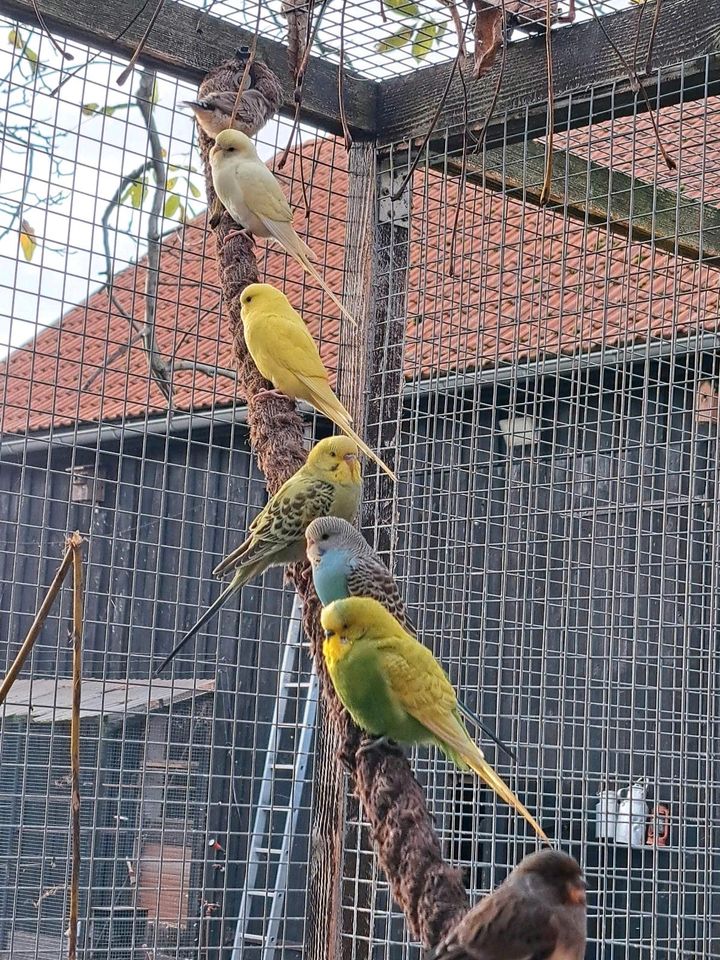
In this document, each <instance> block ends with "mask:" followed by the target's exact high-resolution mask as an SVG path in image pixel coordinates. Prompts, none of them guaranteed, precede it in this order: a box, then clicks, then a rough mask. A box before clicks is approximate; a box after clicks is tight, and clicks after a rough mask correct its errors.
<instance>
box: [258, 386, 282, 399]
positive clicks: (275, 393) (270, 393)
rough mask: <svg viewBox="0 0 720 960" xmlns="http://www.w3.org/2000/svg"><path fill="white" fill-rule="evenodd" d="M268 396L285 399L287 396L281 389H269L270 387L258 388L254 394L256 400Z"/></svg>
mask: <svg viewBox="0 0 720 960" xmlns="http://www.w3.org/2000/svg"><path fill="white" fill-rule="evenodd" d="M268 397H273V398H274V399H275V400H287V396H286V395H285V394H284V393H283V392H282V390H276V389H272V390H271V389H270V388H267V389H264V390H258V392H257V393H256V394H255V399H256V400H266V399H267V398H268Z"/></svg>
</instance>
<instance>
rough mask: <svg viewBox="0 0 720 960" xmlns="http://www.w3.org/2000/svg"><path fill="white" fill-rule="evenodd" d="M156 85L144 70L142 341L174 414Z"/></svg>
mask: <svg viewBox="0 0 720 960" xmlns="http://www.w3.org/2000/svg"><path fill="white" fill-rule="evenodd" d="M154 85H155V74H154V73H153V72H151V71H148V70H143V73H142V76H141V78H140V83H139V85H138V90H137V94H136V95H135V99H136V100H137V103H138V107H139V108H140V113H141V114H142V117H143V120H144V121H145V126H146V127H147V132H148V143H149V146H150V160H151V164H152V169H153V171H154V173H155V195H154V197H153V202H152V207H151V208H150V214H149V217H148V230H147V239H148V252H147V274H146V280H145V322H144V324H143V326H142V339H143V345H144V346H145V352H146V353H147V358H148V367H149V369H150V376H151V377H152V378H153V380H155V383H156V384H157V385H158V387H159V388H160V391H161V393H162V394H163V396H164V397H165V399H166V400H167V402H168V412H169V413H172V368H171V365H170V364H169V362H168V361H167V360H166V359H165V358H164V357H163V356H162V355H161V354H160V351H159V350H158V347H157V341H156V339H155V314H156V310H157V287H158V279H159V276H160V253H161V249H162V247H161V242H160V239H161V236H162V233H161V230H160V221H161V217H162V211H163V205H164V203H165V186H166V183H167V166H166V164H165V160H164V159H163V149H162V144H161V143H160V136H159V134H158V131H157V127H156V125H155V118H154V116H153V108H154V104H153V102H152V92H153V87H154Z"/></svg>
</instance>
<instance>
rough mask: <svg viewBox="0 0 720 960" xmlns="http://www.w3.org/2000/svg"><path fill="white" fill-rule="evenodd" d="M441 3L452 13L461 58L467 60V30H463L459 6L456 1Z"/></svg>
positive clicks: (443, 0) (450, 0)
mask: <svg viewBox="0 0 720 960" xmlns="http://www.w3.org/2000/svg"><path fill="white" fill-rule="evenodd" d="M440 2H441V3H442V5H443V6H444V7H447V9H448V11H449V13H450V19H451V20H452V22H453V26H454V27H455V33H456V34H457V41H458V50H459V52H460V56H461V57H462V58H465V57H466V56H467V47H466V46H465V30H466V28H463V22H462V17H461V16H460V14H459V13H458V8H457V4H456V3H455V0H440ZM504 16H505V14H504V12H503V18H504Z"/></svg>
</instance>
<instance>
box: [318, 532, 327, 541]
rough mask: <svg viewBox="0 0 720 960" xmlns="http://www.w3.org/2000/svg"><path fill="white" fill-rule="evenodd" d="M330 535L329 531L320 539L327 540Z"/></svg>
mask: <svg viewBox="0 0 720 960" xmlns="http://www.w3.org/2000/svg"><path fill="white" fill-rule="evenodd" d="M328 536H329V535H328V534H327V533H324V534H323V535H322V536H321V537H320V539H321V540H327V539H328Z"/></svg>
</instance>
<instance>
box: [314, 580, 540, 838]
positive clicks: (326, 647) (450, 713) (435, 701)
mask: <svg viewBox="0 0 720 960" xmlns="http://www.w3.org/2000/svg"><path fill="white" fill-rule="evenodd" d="M321 623H322V626H323V629H324V631H325V637H326V639H325V642H324V644H323V654H324V657H325V662H326V664H327V668H328V671H329V673H330V678H331V680H332V682H333V685H334V687H335V691H336V692H337V695H338V697H339V698H340V700H341V702H342V703H343V705H344V706H345V708H346V709H347V711H348V712H349V713H350V715H351V717H352V718H353V720H354V721H355V723H356V724H357V725H358V726H359V727H360V729H361V730H364V731H366V733H368V734H370V735H371V736H372V737H377V738H380V739H386V740H396V741H398V742H399V743H410V744H416V743H434V744H435V745H436V746H438V747H439V748H440V749H441V750H442V751H443V753H445V755H446V756H447V757H448V758H449V759H450V760H452V761H453V762H454V763H456V764H457V765H458V766H459V767H460V768H462V769H467V768H468V767H469V768H470V769H472V770H474V771H475V773H476V774H477V775H478V776H479V777H481V779H482V780H484V782H485V783H486V784H487V785H488V786H489V787H491V788H492V789H493V790H494V791H495V793H496V794H497V795H498V796H499V797H500V798H501V799H502V800H504V801H505V802H506V803H507V804H509V805H510V806H511V807H513V808H514V809H515V810H517V811H518V813H520V814H521V816H523V817H524V818H525V819H526V820H527V822H528V823H529V824H530V826H531V827H532V828H533V830H535V832H536V833H537V835H538V836H539V837H541V839H542V840H544V841H545V842H546V843H550V841H549V839H548V837H547V836H546V834H545V832H544V831H543V829H542V828H541V827H540V825H539V824H538V823H537V821H536V820H535V818H534V817H533V816H532V814H531V813H530V812H529V811H528V810H527V808H526V807H525V806H524V805H523V804H522V803H521V802H520V800H519V799H518V798H517V797H516V796H515V794H514V793H513V792H512V790H511V789H510V788H509V787H508V786H507V784H506V783H505V782H504V780H502V778H501V777H500V776H498V774H497V773H496V772H495V771H494V770H493V768H492V767H491V766H490V764H489V763H488V762H487V761H486V759H485V756H484V754H483V752H482V750H481V749H480V748H479V747H478V746H477V745H476V744H475V743H474V742H473V740H472V739H471V738H470V736H469V734H468V732H467V730H466V729H465V725H464V724H463V721H462V719H461V717H460V714H459V712H458V704H457V697H456V696H455V691H454V689H453V687H452V684H451V683H450V681H449V680H448V678H447V676H446V674H445V671H444V670H443V669H442V667H441V666H440V664H439V663H438V662H437V660H436V659H435V657H434V656H433V655H432V653H431V652H430V651H429V650H428V649H427V647H424V646H423V645H422V644H421V643H419V642H418V640H417V639H416V638H415V637H413V636H412V635H411V634H409V633H408V632H407V631H406V630H404V629H403V627H401V625H400V624H399V623H398V622H397V620H396V619H395V618H394V617H393V616H392V615H391V614H390V613H388V611H387V610H386V609H385V608H384V607H383V606H381V604H379V603H378V602H377V600H373V599H371V598H370V597H350V598H349V599H348V600H336V601H335V602H334V603H331V604H330V606H329V607H323V610H322V613H321Z"/></svg>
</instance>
